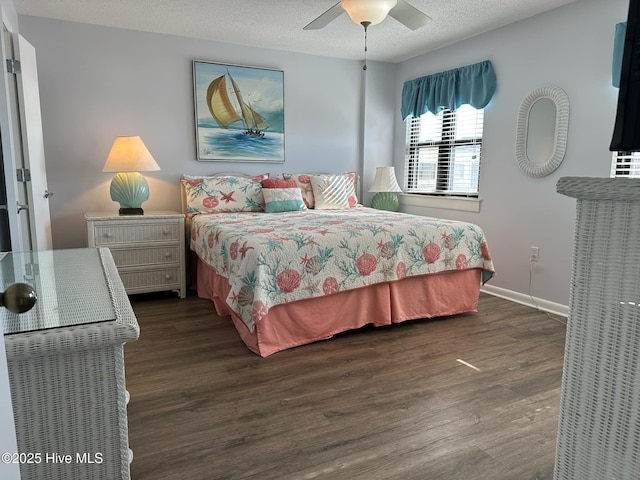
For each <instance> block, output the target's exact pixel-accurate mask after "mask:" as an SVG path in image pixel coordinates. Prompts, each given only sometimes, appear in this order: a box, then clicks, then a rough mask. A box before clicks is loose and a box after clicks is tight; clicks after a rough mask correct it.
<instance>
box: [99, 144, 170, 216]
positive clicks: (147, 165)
mask: <svg viewBox="0 0 640 480" xmlns="http://www.w3.org/2000/svg"><path fill="white" fill-rule="evenodd" d="M153 170H160V167H159V166H158V164H157V163H156V161H155V160H154V159H153V157H152V156H151V153H149V150H147V147H146V146H145V144H144V143H143V142H142V140H141V139H140V137H138V136H136V137H116V139H115V140H114V141H113V145H112V146H111V151H110V152H109V156H108V157H107V161H106V162H105V164H104V167H103V168H102V171H103V172H117V173H116V175H115V176H114V177H113V179H112V180H111V187H110V188H109V192H110V193H111V200H113V201H114V202H118V203H119V204H120V210H119V213H120V215H143V214H144V211H143V210H142V202H145V201H147V200H148V199H149V184H148V183H147V180H146V179H145V178H144V177H143V176H142V174H141V173H140V172H150V171H153Z"/></svg>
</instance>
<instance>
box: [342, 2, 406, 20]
mask: <svg viewBox="0 0 640 480" xmlns="http://www.w3.org/2000/svg"><path fill="white" fill-rule="evenodd" d="M397 3H398V0H341V1H340V5H341V6H342V8H343V9H344V10H345V11H346V12H347V13H348V14H349V16H350V17H351V20H353V21H354V22H355V23H357V24H358V25H360V24H362V22H370V23H371V25H376V24H378V23H380V22H381V21H383V20H384V19H385V18H386V17H387V15H388V14H389V10H391V9H392V8H393V7H395V6H396V4H397Z"/></svg>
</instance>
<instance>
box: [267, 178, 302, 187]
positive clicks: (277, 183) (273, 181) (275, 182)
mask: <svg viewBox="0 0 640 480" xmlns="http://www.w3.org/2000/svg"><path fill="white" fill-rule="evenodd" d="M262 188H298V185H297V184H296V182H295V180H280V179H279V178H268V179H266V180H263V181H262Z"/></svg>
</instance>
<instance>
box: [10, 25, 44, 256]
mask: <svg viewBox="0 0 640 480" xmlns="http://www.w3.org/2000/svg"><path fill="white" fill-rule="evenodd" d="M0 43H2V50H1V51H2V65H1V66H2V67H3V68H2V75H1V76H0V87H2V88H0V133H1V134H0V138H1V141H2V172H1V173H3V174H4V191H2V187H3V185H2V182H0V201H1V200H2V199H3V198H4V197H6V204H5V205H4V206H3V205H2V204H0V212H1V211H2V210H6V217H7V218H6V219H4V220H5V221H4V223H3V218H2V214H0V229H2V232H0V241H1V240H2V239H3V237H4V238H6V237H8V238H9V239H10V245H9V246H8V248H7V245H6V242H0V250H2V251H7V250H13V251H26V250H49V249H51V248H52V244H51V220H50V215H49V197H50V196H51V193H50V192H49V191H48V189H47V186H46V185H47V176H46V170H45V163H44V160H45V159H44V142H43V135H42V118H41V112H40V92H39V89H38V72H37V67H36V55H35V49H34V48H33V46H32V45H31V44H30V43H29V42H27V41H26V40H25V39H24V38H23V37H21V36H20V35H18V34H14V33H12V32H10V31H9V30H8V29H7V27H6V26H5V25H4V24H3V29H2V36H1V37H0ZM5 66H6V68H4V67H5ZM7 223H8V228H9V232H8V235H7V232H6V226H7Z"/></svg>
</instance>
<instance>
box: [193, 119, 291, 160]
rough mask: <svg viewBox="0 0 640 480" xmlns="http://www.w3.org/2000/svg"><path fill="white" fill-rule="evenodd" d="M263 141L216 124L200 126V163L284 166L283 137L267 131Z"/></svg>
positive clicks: (207, 123)
mask: <svg viewBox="0 0 640 480" xmlns="http://www.w3.org/2000/svg"><path fill="white" fill-rule="evenodd" d="M263 133H264V137H259V136H251V135H246V134H245V133H244V129H239V128H229V129H224V128H220V127H219V126H218V125H217V124H215V122H209V121H207V120H204V119H201V120H200V121H199V122H198V146H199V148H200V151H199V152H198V157H199V158H200V160H229V161H232V160H235V161H247V162H250V161H256V162H258V161H259V162H284V133H282V132H270V131H268V130H267V131H265V132H263Z"/></svg>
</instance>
